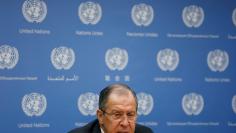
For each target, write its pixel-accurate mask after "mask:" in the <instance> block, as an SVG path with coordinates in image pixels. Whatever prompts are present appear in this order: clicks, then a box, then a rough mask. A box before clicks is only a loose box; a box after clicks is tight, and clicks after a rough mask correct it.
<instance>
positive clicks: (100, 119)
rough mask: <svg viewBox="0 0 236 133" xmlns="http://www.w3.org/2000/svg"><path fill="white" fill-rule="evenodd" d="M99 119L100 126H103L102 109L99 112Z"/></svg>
mask: <svg viewBox="0 0 236 133" xmlns="http://www.w3.org/2000/svg"><path fill="white" fill-rule="evenodd" d="M97 118H98V121H99V124H100V125H102V124H103V112H102V111H101V110H100V109H98V110H97Z"/></svg>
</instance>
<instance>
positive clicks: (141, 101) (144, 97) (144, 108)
mask: <svg viewBox="0 0 236 133" xmlns="http://www.w3.org/2000/svg"><path fill="white" fill-rule="evenodd" d="M137 99H138V115H148V114H149V113H150V112H151V111H152V109H153V105H154V104H153V98H152V96H151V95H150V94H146V93H144V92H141V93H139V94H137Z"/></svg>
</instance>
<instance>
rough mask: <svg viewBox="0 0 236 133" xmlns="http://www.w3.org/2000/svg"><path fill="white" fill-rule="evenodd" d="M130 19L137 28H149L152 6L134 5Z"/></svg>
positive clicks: (152, 12)
mask: <svg viewBox="0 0 236 133" xmlns="http://www.w3.org/2000/svg"><path fill="white" fill-rule="evenodd" d="M131 18H132V20H133V22H134V23H135V24H136V25H137V26H149V25H150V24H151V23H152V21H153V18H154V11H153V8H152V6H150V5H147V4H144V3H141V4H138V5H134V6H133V8H132V11H131Z"/></svg>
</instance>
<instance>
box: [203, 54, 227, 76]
mask: <svg viewBox="0 0 236 133" xmlns="http://www.w3.org/2000/svg"><path fill="white" fill-rule="evenodd" d="M207 64H208V67H209V68H210V69H211V71H213V72H217V71H218V72H223V71H225V69H226V68H227V67H228V65H229V56H228V53H227V52H225V51H222V50H219V49H216V50H213V51H210V52H209V53H208V56H207Z"/></svg>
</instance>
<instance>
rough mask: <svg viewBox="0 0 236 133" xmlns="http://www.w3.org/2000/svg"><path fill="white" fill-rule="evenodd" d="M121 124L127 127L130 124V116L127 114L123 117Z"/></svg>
mask: <svg viewBox="0 0 236 133" xmlns="http://www.w3.org/2000/svg"><path fill="white" fill-rule="evenodd" d="M121 125H122V126H124V127H126V126H128V125H129V120H128V117H127V116H126V115H124V116H123V119H122V120H121Z"/></svg>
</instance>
